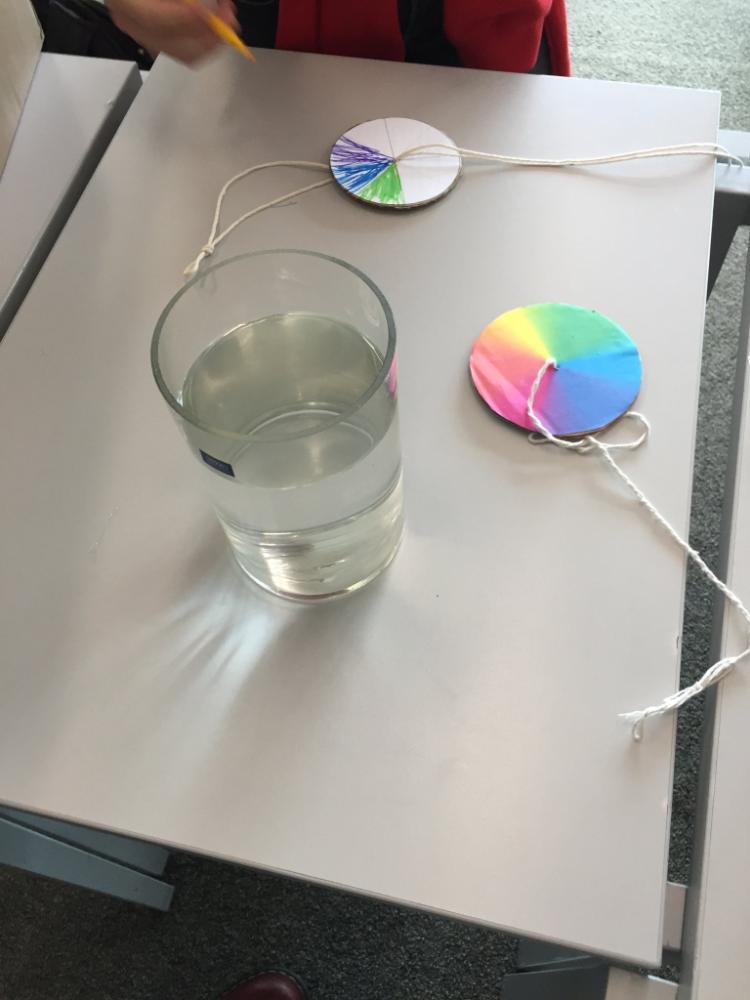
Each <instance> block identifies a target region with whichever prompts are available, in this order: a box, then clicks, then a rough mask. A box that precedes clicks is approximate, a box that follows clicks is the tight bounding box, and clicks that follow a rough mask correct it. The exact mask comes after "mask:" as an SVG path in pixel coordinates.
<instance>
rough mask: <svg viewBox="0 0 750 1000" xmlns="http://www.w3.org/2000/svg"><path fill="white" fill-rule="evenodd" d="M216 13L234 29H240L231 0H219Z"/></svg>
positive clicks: (235, 9)
mask: <svg viewBox="0 0 750 1000" xmlns="http://www.w3.org/2000/svg"><path fill="white" fill-rule="evenodd" d="M216 13H217V14H218V15H219V17H220V18H221V19H222V21H226V23H227V24H228V25H230V27H232V28H234V30H235V31H237V32H239V31H240V22H239V21H238V20H237V8H236V7H235V5H234V3H233V2H232V0H219V4H218V6H217V8H216Z"/></svg>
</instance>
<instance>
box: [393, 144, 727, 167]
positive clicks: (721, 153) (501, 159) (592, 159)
mask: <svg viewBox="0 0 750 1000" xmlns="http://www.w3.org/2000/svg"><path fill="white" fill-rule="evenodd" d="M420 155H425V156H456V155H458V156H461V157H462V158H463V159H465V160H484V161H487V162H491V163H504V164H506V165H508V166H514V167H590V166H597V165H599V164H603V163H621V162H622V161H624V160H649V159H653V158H654V157H662V156H712V157H713V158H714V159H726V160H728V161H729V162H730V163H736V164H738V165H739V166H741V167H744V166H745V164H744V162H743V160H741V159H740V157H739V156H735V155H734V153H730V152H729V150H728V149H725V147H724V146H720V145H719V144H718V143H715V142H687V143H678V144H676V145H673V146H653V147H651V148H649V149H636V150H632V151H631V152H627V153H609V154H607V155H605V156H584V157H576V158H567V159H564V160H543V159H534V158H529V157H526V156H507V155H505V154H503V153H483V152H481V151H480V150H478V149H463V148H462V147H460V146H451V145H450V144H449V143H444V142H436V143H427V144H426V145H424V146H414V147H413V148H412V149H406V150H404V152H403V153H399V155H398V156H397V157H396V163H399V162H400V161H401V160H405V159H410V158H411V157H413V156H420Z"/></svg>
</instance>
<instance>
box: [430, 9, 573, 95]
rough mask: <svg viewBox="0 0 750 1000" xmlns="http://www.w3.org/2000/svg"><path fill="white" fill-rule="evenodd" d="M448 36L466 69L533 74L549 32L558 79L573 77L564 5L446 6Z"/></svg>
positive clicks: (554, 68)
mask: <svg viewBox="0 0 750 1000" xmlns="http://www.w3.org/2000/svg"><path fill="white" fill-rule="evenodd" d="M444 3H445V33H446V35H447V36H448V38H449V40H450V41H451V43H452V44H453V45H454V46H455V48H456V50H457V52H458V55H459V58H460V60H461V63H462V65H464V66H472V67H473V68H475V69H500V70H508V71H510V72H515V73H525V72H528V70H530V69H531V68H532V66H533V65H534V63H535V62H536V58H537V55H538V54H539V44H540V42H541V38H542V32H544V35H545V38H546V40H547V45H548V47H549V52H550V61H551V64H552V71H553V73H555V74H557V75H558V76H569V75H570V54H569V52H568V31H567V22H566V16H565V0H444Z"/></svg>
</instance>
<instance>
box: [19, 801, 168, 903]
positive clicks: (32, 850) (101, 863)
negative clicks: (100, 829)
mask: <svg viewBox="0 0 750 1000" xmlns="http://www.w3.org/2000/svg"><path fill="white" fill-rule="evenodd" d="M36 819H38V818H36ZM50 822H57V821H50ZM59 825H60V826H61V827H65V828H67V832H68V834H69V836H72V837H77V838H78V839H79V840H81V838H83V840H84V841H87V842H89V843H91V842H93V840H94V839H95V838H96V835H97V831H92V830H89V831H84V830H83V829H82V828H80V827H73V826H71V825H70V824H62V823H61V824H59ZM100 836H102V837H103V838H107V837H108V836H109V835H107V834H102V835H100ZM124 839H125V838H116V840H118V841H123V840H124ZM106 846H107V847H108V848H110V850H109V854H110V855H111V854H112V853H113V852H112V850H111V848H112V847H115V849H117V847H118V846H119V847H120V848H122V847H123V845H122V844H120V845H117V844H112V843H106ZM138 846H139V847H142V846H143V845H138ZM157 850H160V849H159V848H157ZM133 856H138V851H136V852H135V855H133V854H132V853H131V857H133ZM140 856H141V857H142V858H147V855H146V854H141V855H140ZM154 861H155V858H152V862H154ZM0 863H2V864H7V865H11V866H13V867H15V868H21V869H23V870H24V871H28V872H33V873H34V874H37V875H46V876H48V877H50V878H56V879H60V880H62V881H63V882H70V883H72V884H73V885H80V886H83V887H84V888H86V889H96V890H97V891H99V892H105V893H107V894H108V895H110V896H117V897H119V898H120V899H126V900H128V901H130V902H133V903H142V904H143V905H145V906H150V907H153V908H154V909H156V910H168V909H169V905H170V903H171V901H172V894H173V892H174V889H173V887H172V886H171V885H168V884H167V883H166V882H162V881H160V880H159V879H156V878H153V876H152V875H147V874H145V873H144V872H143V871H138V870H137V869H136V868H130V867H128V866H127V865H125V864H122V863H120V862H119V861H116V860H113V859H112V857H106V856H104V855H102V854H99V853H95V852H94V851H91V850H86V849H84V848H83V847H79V846H76V844H75V843H73V842H71V840H70V839H69V837H68V838H66V839H65V840H61V839H57V837H54V836H51V835H50V833H44V832H42V831H41V830H39V829H32V828H31V827H29V826H26V825H24V824H23V823H20V822H18V821H17V820H13V819H8V818H6V817H5V816H2V815H0ZM162 867H163V866H162Z"/></svg>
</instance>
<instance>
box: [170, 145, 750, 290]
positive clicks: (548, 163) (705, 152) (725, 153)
mask: <svg viewBox="0 0 750 1000" xmlns="http://www.w3.org/2000/svg"><path fill="white" fill-rule="evenodd" d="M420 155H431V156H435V155H438V156H456V155H458V156H461V157H462V158H463V159H465V160H483V161H487V162H491V163H503V164H506V165H508V166H519V167H585V166H596V165H598V164H604V163H619V162H621V161H622V160H645V159H650V158H652V157H656V156H712V157H714V159H717V160H721V159H725V160H727V161H728V162H730V163H738V164H739V165H740V166H744V163H743V161H742V160H741V159H740V158H739V157H738V156H735V155H734V154H733V153H730V152H729V150H727V149H725V148H724V147H723V146H720V145H718V144H717V143H713V142H689V143H682V144H681V145H674V146H654V147H653V148H651V149H637V150H633V151H632V152H628V153H612V154H610V155H608V156H587V157H581V158H578V159H571V158H568V159H564V160H540V159H530V158H528V157H523V156H506V155H504V154H502V153H482V152H480V151H479V150H476V149H462V148H461V147H460V146H451V145H449V144H447V143H435V144H431V145H425V146H415V147H414V148H413V149H406V150H404V152H403V153H400V154H399V155H398V156H396V157H395V158H394V162H395V163H400V162H401V161H402V160H405V159H408V158H411V157H416V156H420ZM270 167H303V168H308V169H310V170H325V171H330V169H331V168H330V166H329V164H327V163H315V162H311V161H310V160H272V161H270V162H269V163H258V164H256V166H254V167H248V168H247V169H246V170H241V171H240V172H239V173H238V174H235V175H234V177H230V179H229V180H228V181H227V182H226V184H225V185H224V187H223V188H222V189H221V191H220V192H219V197H218V199H217V202H216V210H215V212H214V218H213V222H212V224H211V232H210V233H209V237H208V239H207V240H206V243H205V244H204V246H203V247H202V248H201V250H200V252H199V253H198V255H197V257H195V259H194V260H192V261H191V262H190V263H189V264H188V265H187V267H186V268H185V271H184V273H185V277H187V278H192V277H193V276H194V275H196V274H197V273H198V271H199V270H200V266H201V264H202V263H203V261H204V260H205V259H206V257H210V256H211V255H212V254H213V252H214V251H215V250H216V248H217V246H218V245H219V244H220V243H221V242H222V240H225V239H226V238H227V236H229V234H230V233H232V232H234V230H235V229H236V228H237V226H240V225H242V223H243V222H246V221H247V220H248V219H251V218H252V217H253V216H254V215H258V214H260V212H265V210H266V209H267V208H275V207H276V206H277V205H283V204H285V203H286V202H288V201H291V200H292V198H297V197H299V196H300V195H303V194H307V192H308V191H314V190H315V189H316V188H321V187H325V186H326V185H327V184H331V183H332V182H333V177H331V176H328V177H327V178H326V179H325V180H324V181H317V182H316V183H315V184H306V185H305V186H304V187H301V188H297V189H296V190H295V191H290V192H289V194H284V195H281V196H280V197H279V198H273V199H272V200H271V201H267V202H265V203H264V204H263V205H258V207H257V208H253V209H251V210H250V211H249V212H245V214H244V215H241V216H240V217H239V218H238V219H236V220H235V221H234V222H233V223H232V224H231V225H229V226H227V228H226V229H225V230H224V231H223V232H221V233H219V232H218V229H219V220H220V217H221V209H222V206H223V204H224V198H225V197H226V194H227V192H228V191H229V189H230V187H231V186H232V185H233V184H235V183H236V182H237V181H240V180H242V179H243V178H244V177H249V176H250V175H251V174H254V173H256V172H257V171H259V170H267V169H268V168H270Z"/></svg>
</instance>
